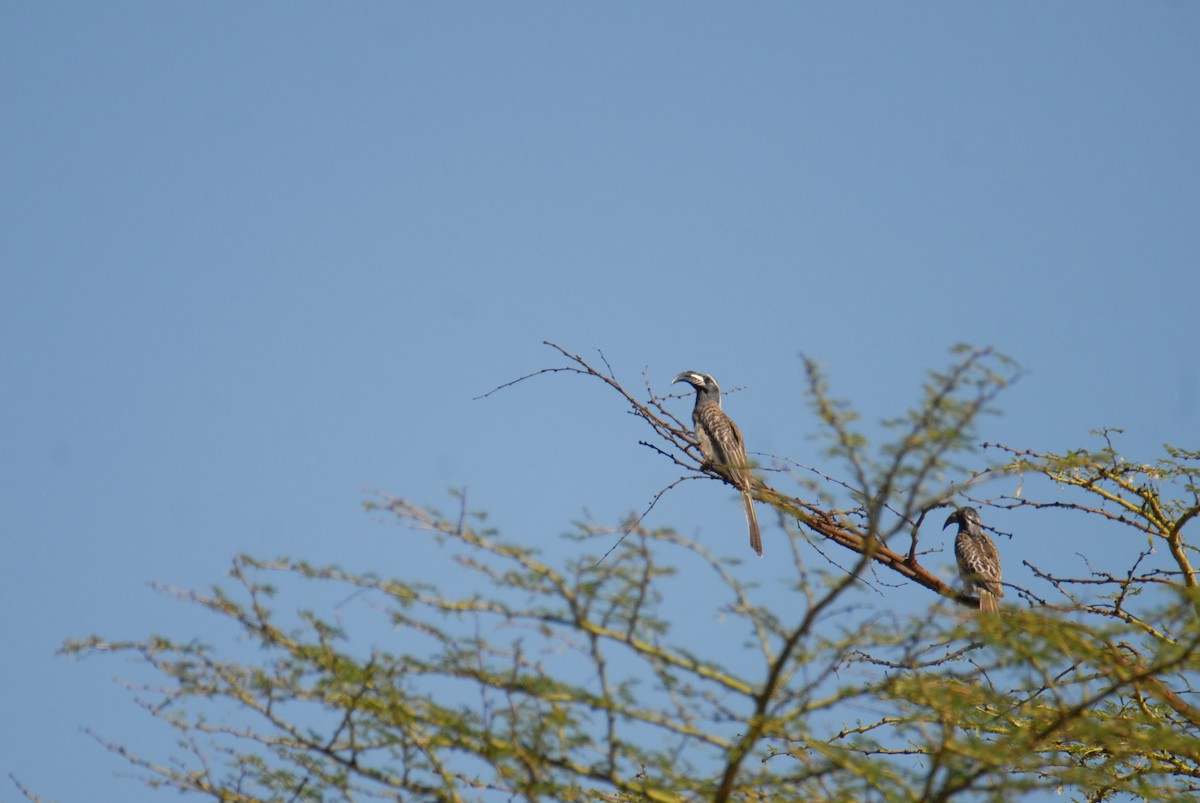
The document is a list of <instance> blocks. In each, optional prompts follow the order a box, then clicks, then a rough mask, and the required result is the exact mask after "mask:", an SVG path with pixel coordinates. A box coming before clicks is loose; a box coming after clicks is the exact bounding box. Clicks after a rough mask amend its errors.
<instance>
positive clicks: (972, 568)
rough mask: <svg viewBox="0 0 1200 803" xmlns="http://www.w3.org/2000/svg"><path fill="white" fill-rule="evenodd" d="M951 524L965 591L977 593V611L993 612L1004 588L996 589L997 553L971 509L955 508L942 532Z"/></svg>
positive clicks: (998, 564)
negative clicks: (954, 533) (955, 529)
mask: <svg viewBox="0 0 1200 803" xmlns="http://www.w3.org/2000/svg"><path fill="white" fill-rule="evenodd" d="M954 523H957V524H958V535H957V536H955V538H954V557H955V558H956V559H957V560H958V573H959V575H961V576H962V579H963V582H964V583H966V584H967V588H968V590H971V591H974V592H976V593H977V594H979V610H980V611H982V612H984V613H995V612H996V611H997V610H998V609H999V607H1000V598H1001V597H1003V596H1004V589H1003V588H1001V587H1000V553H999V552H998V551H996V545H995V544H994V543H992V539H991V538H989V537H988V534H987V533H985V532H984V531H983V522H982V521H980V520H979V511H977V510H976V509H975V508H973V507H960V508H958V509H957V510H955V511H954V512H953V513H951V514H950V518H948V519H946V523H945V524H943V525H942V529H943V530H944V529H946V528H947V527H949V526H950V525H951V524H954Z"/></svg>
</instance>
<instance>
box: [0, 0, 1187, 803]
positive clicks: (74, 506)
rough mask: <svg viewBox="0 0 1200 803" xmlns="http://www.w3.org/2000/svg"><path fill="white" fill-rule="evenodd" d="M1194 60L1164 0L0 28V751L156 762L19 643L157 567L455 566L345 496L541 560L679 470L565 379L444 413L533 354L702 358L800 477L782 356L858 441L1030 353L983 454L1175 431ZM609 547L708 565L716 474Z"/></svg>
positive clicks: (121, 618) (1149, 445)
mask: <svg viewBox="0 0 1200 803" xmlns="http://www.w3.org/2000/svg"><path fill="white" fill-rule="evenodd" d="M1198 37H1200V6H1197V5H1195V4H1189V3H1166V2H1162V3H1140V4H1128V3H1115V2H1106V3H1081V2H1066V3H1054V4H1043V3H1032V2H1016V3H1002V4H1001V3H995V4H982V3H970V4H964V3H951V2H946V3H915V4H890V3H888V4H885V3H853V4H850V3H820V4H817V3H797V4H783V3H764V4H753V5H746V4H718V3H689V4H682V3H656V4H590V5H585V4H575V3H570V4H568V3H562V4H552V3H511V4H482V3H461V4H434V3H387V4H380V3H364V4H356V5H353V6H346V5H337V4H334V5H331V4H324V3H287V4H283V3H256V4H250V5H246V4H233V3H221V2H216V3H203V4H161V3H104V4H90V3H55V2H37V3H34V2H10V3H6V4H5V6H4V8H3V9H2V10H0V120H2V121H3V130H4V137H3V144H0V176H2V178H0V216H2V217H0V220H2V221H3V224H2V226H0V265H2V266H3V272H2V274H0V371H2V376H3V381H2V382H0V402H2V404H3V416H0V524H2V529H3V538H2V540H0V544H2V550H3V551H2V552H0V617H2V620H3V632H4V634H5V643H6V645H7V646H6V649H5V658H4V660H3V661H0V695H2V697H0V711H3V712H4V714H3V716H2V717H0V722H2V723H3V724H0V757H2V760H0V770H3V771H4V774H5V775H7V774H8V773H10V772H11V773H14V774H16V775H17V777H18V778H20V780H21V781H22V782H24V783H26V784H28V785H30V786H31V787H33V788H34V789H35V790H36V791H38V792H39V793H40V794H42V795H44V796H46V797H48V798H51V799H58V800H62V801H82V800H118V799H119V800H124V801H136V800H143V799H150V793H149V792H148V791H146V790H144V789H143V788H142V787H141V786H140V785H139V784H138V783H137V782H136V781H133V780H130V779H129V778H128V777H125V776H123V775H122V773H123V772H124V770H125V766H124V765H123V763H122V762H121V761H120V760H119V759H118V758H116V757H114V756H112V755H110V754H108V753H106V752H105V751H104V750H103V749H102V748H100V747H99V746H97V745H96V744H95V743H94V742H92V741H91V740H90V739H89V738H88V737H87V736H85V735H84V734H83V733H82V732H81V728H84V727H92V728H95V729H96V730H99V731H101V732H102V733H104V734H105V735H107V736H110V737H112V738H115V739H118V740H121V741H125V742H128V743H130V744H132V745H135V746H136V745H138V744H139V737H141V738H143V739H153V738H154V735H153V734H154V733H155V732H153V731H151V730H149V729H148V728H147V722H146V719H147V718H146V717H145V715H144V714H142V712H140V711H139V710H138V709H137V708H136V706H135V705H134V704H133V702H132V698H131V696H130V695H129V694H128V693H127V692H125V691H124V690H123V689H122V688H120V687H119V686H118V685H117V684H116V683H114V681H113V677H114V675H119V674H120V672H121V667H119V666H114V664H113V662H105V661H101V660H88V661H83V662H78V661H73V660H69V659H65V658H61V657H56V656H55V654H54V653H55V650H56V649H57V648H58V646H59V645H60V644H61V643H62V641H63V639H65V638H67V637H72V636H83V635H87V634H90V633H92V632H100V633H103V634H105V635H108V636H112V637H136V636H139V635H145V634H147V633H150V632H155V631H164V632H175V633H177V634H178V633H189V632H191V631H189V628H191V629H192V630H193V631H202V629H203V628H204V627H205V623H204V622H203V621H202V620H198V619H196V617H195V615H194V614H192V613H191V612H189V611H187V610H186V609H185V608H183V607H182V606H180V605H178V604H175V603H172V602H170V601H168V600H165V599H163V598H162V597H160V596H159V595H157V594H156V593H155V592H153V591H152V590H151V589H150V588H149V583H151V582H153V581H160V582H165V583H170V584H174V585H179V586H185V587H198V588H203V587H206V586H207V585H208V584H210V583H211V582H214V581H216V580H218V579H219V578H220V577H221V575H222V573H223V572H224V571H225V570H226V569H227V567H228V565H229V561H230V559H231V558H232V556H233V555H234V554H236V553H238V552H240V551H248V552H251V553H253V554H256V555H260V556H264V557H270V556H274V555H279V554H290V555H294V556H297V557H304V558H308V559H311V560H315V561H323V560H329V561H336V562H338V563H339V564H341V565H343V566H345V567H347V568H352V569H371V570H374V571H377V572H379V573H381V574H389V573H395V574H405V573H411V572H413V571H414V570H417V569H419V570H420V571H421V572H422V573H424V574H426V575H427V576H429V577H431V578H432V579H435V580H437V579H439V578H440V579H442V580H443V581H444V582H452V581H453V578H454V573H453V571H452V569H451V568H450V567H449V566H448V565H445V564H439V563H438V562H437V555H436V553H434V554H428V553H422V554H423V558H422V560H423V562H422V564H421V565H420V566H419V567H415V566H414V565H413V563H412V562H411V560H410V558H411V552H410V551H406V547H405V543H404V541H405V539H404V537H403V535H402V534H401V533H399V532H398V531H396V530H395V529H394V528H388V527H385V526H382V525H381V522H380V520H379V519H378V518H377V517H372V516H370V515H367V514H365V513H364V512H363V511H362V508H361V503H362V501H363V500H364V499H365V498H366V497H367V494H368V492H367V490H366V489H369V488H374V489H380V490H383V491H387V492H390V493H393V494H396V495H401V496H405V497H409V498H412V499H415V500H418V501H422V502H428V503H432V504H438V505H449V504H450V503H449V502H448V500H447V497H446V489H447V488H450V487H465V488H467V489H468V492H469V494H470V498H471V500H472V503H473V504H474V505H476V506H479V507H482V508H486V509H488V510H490V511H491V512H492V514H493V519H494V522H495V523H496V524H497V525H498V526H500V527H502V528H503V529H504V530H505V532H506V533H507V534H508V535H509V536H510V537H513V538H517V539H529V541H531V542H545V543H546V544H547V546H548V548H553V549H565V548H567V547H566V546H563V545H561V544H557V543H556V534H558V533H560V532H562V531H565V530H567V529H568V528H569V523H570V522H571V521H572V520H574V519H578V518H580V517H581V516H582V515H583V514H584V511H587V512H589V513H590V514H591V515H593V516H595V517H596V518H597V519H600V520H601V521H606V520H607V521H612V520H614V519H616V518H617V517H620V516H623V515H625V514H626V513H628V512H629V511H631V510H641V509H642V508H643V507H644V506H645V504H646V502H647V501H648V500H649V498H650V496H651V495H652V494H653V493H654V492H655V491H656V490H658V488H660V487H662V486H663V485H665V484H666V483H668V482H670V481H671V480H672V479H674V478H675V477H676V476H677V472H674V471H673V469H672V467H671V466H670V465H668V464H666V463H665V461H663V460H661V459H659V458H656V457H655V456H654V455H653V454H652V453H650V452H649V451H648V450H646V449H644V448H642V447H639V446H637V440H638V438H639V437H641V436H642V435H643V434H644V433H642V432H641V431H640V430H639V429H638V428H637V427H636V426H635V423H634V422H633V421H632V420H631V419H630V418H629V417H628V416H626V415H625V413H624V411H623V409H622V408H621V407H620V406H619V405H618V404H617V403H616V400H615V399H614V398H612V397H610V396H608V395H607V394H605V393H604V392H603V389H602V388H600V387H599V386H598V385H595V386H593V385H589V384H587V383H584V382H582V381H573V380H571V379H569V378H559V379H545V378H543V379H540V380H537V381H534V382H530V383H526V384H522V385H519V386H517V387H516V388H513V389H510V390H509V391H506V392H505V393H501V394H498V395H496V396H493V397H489V398H488V399H486V400H473V397H476V396H478V395H479V394H481V393H483V392H485V391H487V390H489V389H491V388H492V387H494V386H496V385H498V384H500V383H502V382H505V381H507V380H510V379H512V378H515V377H516V376H519V375H521V374H524V373H527V372H529V371H531V370H535V369H537V368H540V367H544V366H546V365H550V364H556V363H557V361H556V360H555V359H554V355H553V354H552V353H551V352H549V351H548V350H547V349H546V348H545V347H544V346H541V345H540V343H541V341H542V340H544V339H549V340H553V341H555V342H558V343H560V344H562V345H564V346H565V347H567V348H569V349H572V350H575V351H580V352H584V351H588V350H590V349H596V348H598V349H601V350H602V351H603V352H604V354H605V355H606V356H607V357H608V359H609V361H610V362H611V363H612V364H613V366H614V368H615V369H616V370H617V371H618V372H619V374H620V375H621V376H622V378H624V379H625V380H627V381H628V382H630V383H631V384H634V385H636V384H638V382H639V380H640V375H641V372H642V371H643V370H646V371H647V374H648V376H649V377H650V378H651V380H652V381H654V382H655V383H656V387H657V388H659V389H662V388H665V386H666V383H667V382H669V380H670V378H671V377H672V376H674V375H675V374H676V373H677V372H679V371H680V370H683V369H697V370H702V371H706V372H709V373H712V374H714V375H716V376H717V377H718V379H720V380H721V382H722V384H723V385H724V386H725V387H726V388H730V387H740V388H742V390H741V392H739V393H738V394H737V395H736V396H734V397H732V398H731V399H730V400H729V401H728V402H727V406H728V407H729V409H730V410H731V412H733V413H734V414H735V417H736V418H737V420H738V421H739V423H740V424H741V426H742V429H743V430H744V432H745V435H746V439H747V441H748V443H749V445H750V448H751V450H752V451H762V452H771V453H778V454H787V455H790V456H792V457H794V458H796V459H798V460H801V461H802V462H813V459H814V458H815V452H816V445H815V444H814V443H813V441H812V440H811V439H810V437H809V435H810V434H811V426H810V425H811V417H810V416H808V413H807V412H806V411H805V409H804V408H803V405H802V393H803V379H802V372H801V365H800V361H799V359H798V356H797V355H798V353H800V352H804V353H806V354H808V355H810V356H813V357H815V358H817V359H819V360H821V361H822V362H824V363H825V364H826V365H827V366H828V370H829V373H830V375H831V378H832V381H833V384H834V389H835V392H836V393H837V395H839V396H842V397H845V398H849V399H851V400H853V401H854V402H855V403H856V404H857V405H858V406H859V408H860V409H861V410H863V412H864V414H865V415H866V416H867V417H868V418H877V417H880V416H884V415H888V414H893V413H896V412H899V411H900V410H902V409H904V408H905V407H906V406H907V405H908V404H909V403H911V401H912V400H913V399H915V398H916V394H917V389H918V386H919V382H920V379H921V377H922V375H923V374H924V372H925V371H926V370H927V369H929V368H935V367H941V366H943V365H944V364H945V363H946V360H947V357H946V350H947V349H948V348H949V347H950V346H951V345H953V344H954V343H957V342H960V341H967V342H971V343H974V344H978V345H988V344H991V345H995V346H996V347H998V348H999V349H1001V350H1002V351H1004V352H1006V353H1008V354H1010V355H1012V356H1013V357H1015V358H1017V359H1018V360H1019V361H1020V362H1021V364H1022V365H1023V366H1025V368H1026V369H1027V370H1028V373H1027V375H1026V376H1025V377H1024V379H1022V381H1021V382H1020V383H1019V384H1018V385H1017V386H1016V387H1015V388H1014V389H1013V390H1012V391H1011V392H1010V393H1009V394H1008V395H1006V396H1005V397H1003V398H1002V399H1001V406H1002V407H1004V409H1005V411H1006V415H1005V416H1004V417H1003V418H1001V419H999V420H997V421H996V422H994V423H992V424H991V426H993V427H994V431H992V432H989V433H988V434H990V435H993V436H994V437H995V438H1002V439H1007V440H1009V441H1010V442H1013V443H1015V444H1016V445H1021V446H1035V447H1041V448H1048V449H1062V448H1069V447H1072V446H1080V445H1084V444H1085V443H1086V442H1087V438H1086V433H1087V431H1088V430H1089V429H1091V428H1094V427H1100V426H1120V427H1124V428H1125V429H1126V430H1127V435H1126V436H1125V438H1124V439H1123V441H1122V445H1123V447H1124V448H1125V449H1126V450H1127V451H1128V452H1130V453H1131V456H1135V457H1137V458H1139V459H1151V458H1154V457H1156V456H1158V449H1159V444H1160V443H1161V442H1163V441H1171V442H1175V443H1178V444H1180V445H1185V446H1190V447H1192V448H1196V447H1197V446H1200V443H1198V439H1197V434H1198V433H1200V365H1198V361H1197V357H1196V351H1197V348H1196V347H1197V329H1196V312H1195V310H1196V306H1197V299H1200V226H1198V225H1197V221H1200V149H1198V148H1197V143H1198V142H1200V49H1198V48H1197V47H1196V42H1197V41H1198ZM688 409H689V408H688V404H687V403H686V402H680V403H679V413H680V415H686V414H687V412H688ZM648 523H650V524H653V525H666V524H671V525H674V526H676V527H678V528H679V529H681V530H683V531H685V532H689V533H694V534H696V535H697V537H699V538H701V539H702V540H705V539H711V541H710V542H712V543H717V542H719V539H720V538H721V537H724V536H725V535H726V534H727V531H728V530H730V529H732V530H733V531H734V532H735V534H736V535H737V538H732V539H731V540H732V542H733V543H731V548H737V549H741V548H743V546H744V545H743V543H742V536H743V533H742V532H741V531H740V529H739V528H740V527H741V526H742V522H741V514H740V511H739V510H738V508H737V506H736V502H735V499H734V498H732V497H731V495H730V494H722V493H718V492H717V491H716V487H715V486H712V485H710V484H702V483H690V484H688V485H687V486H686V487H685V488H683V489H681V490H680V491H679V492H678V493H676V494H673V495H672V496H670V497H668V498H667V499H666V500H665V501H664V502H663V503H662V505H660V507H659V508H658V510H656V511H655V514H654V517H653V518H652V519H651V520H650V521H649V522H648ZM774 535H775V537H779V536H778V533H777V532H776V533H774ZM409 540H411V539H409ZM764 540H765V542H766V545H767V549H768V550H769V549H770V548H771V541H772V533H770V532H765V533H764ZM1039 547H1040V548H1041V549H1042V550H1045V549H1047V548H1050V549H1053V544H1051V545H1050V546H1049V547H1047V546H1046V544H1045V541H1044V540H1043V541H1039ZM1009 549H1012V550H1017V551H1019V550H1020V535H1019V534H1018V537H1017V538H1016V539H1014V542H1013V545H1012V546H1011V547H1009ZM1064 559H1068V558H1066V557H1064ZM425 561H427V562H425ZM1014 562H1015V561H1014ZM1014 579H1015V580H1018V581H1019V580H1020V579H1021V578H1020V576H1019V575H1017V576H1015V577H1014ZM64 767H70V768H71V771H70V772H69V773H67V772H63V768H64ZM0 788H2V787H0ZM14 792H15V790H14V789H13V788H12V787H9V790H8V791H7V792H0V798H3V799H10V798H12V797H14V796H15V795H14Z"/></svg>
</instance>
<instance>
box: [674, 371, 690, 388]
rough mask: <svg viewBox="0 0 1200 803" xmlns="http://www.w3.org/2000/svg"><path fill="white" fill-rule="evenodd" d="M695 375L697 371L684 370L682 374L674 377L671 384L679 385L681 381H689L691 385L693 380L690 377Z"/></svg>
mask: <svg viewBox="0 0 1200 803" xmlns="http://www.w3.org/2000/svg"><path fill="white" fill-rule="evenodd" d="M695 375H696V372H695V371H684V372H683V373H682V374H680V375H679V376H677V377H675V378H674V379H672V380H671V384H672V385H678V384H679V383H680V382H687V383H688V384H689V385H690V384H692V380H691V379H690V377H693V376H695Z"/></svg>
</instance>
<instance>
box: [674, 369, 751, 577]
mask: <svg viewBox="0 0 1200 803" xmlns="http://www.w3.org/2000/svg"><path fill="white" fill-rule="evenodd" d="M676 382H687V383H688V384H689V385H691V386H692V387H694V388H695V389H696V407H695V409H693V410H692V425H693V426H694V427H695V428H696V442H697V443H699V444H700V454H702V455H703V456H704V459H705V460H706V461H708V463H709V464H710V465H711V466H712V468H713V469H714V470H715V471H716V472H717V473H718V474H720V475H721V476H722V477H723V478H724V479H725V481H726V482H728V483H729V484H730V485H732V486H733V487H734V488H737V489H738V490H739V491H741V492H742V504H743V505H745V507H746V524H747V526H748V527H749V528H750V547H751V549H753V550H754V551H755V552H757V553H758V554H759V556H760V557H761V556H762V538H760V537H759V534H758V516H756V515H755V513H754V500H753V499H751V498H750V489H751V488H752V487H753V486H754V474H753V473H751V471H750V460H749V458H747V457H746V446H745V444H744V443H743V442H742V433H741V430H739V429H738V428H737V424H735V423H733V421H732V420H731V419H730V418H729V416H727V415H725V411H724V410H722V409H721V388H719V387H718V386H717V380H715V379H713V378H712V377H711V376H709V375H708V374H701V373H698V372H696V371H684V372H683V373H682V374H680V375H679V376H677V377H675V379H674V380H673V381H672V382H671V384H672V385H674V384H675V383H676Z"/></svg>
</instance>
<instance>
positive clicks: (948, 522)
mask: <svg viewBox="0 0 1200 803" xmlns="http://www.w3.org/2000/svg"><path fill="white" fill-rule="evenodd" d="M957 521H958V511H957V510H956V511H954V512H953V513H951V514H950V518H948V519H946V523H945V524H943V525H942V529H943V530H944V529H946V528H947V527H949V526H950V525H951V524H954V523H956V522H957Z"/></svg>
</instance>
